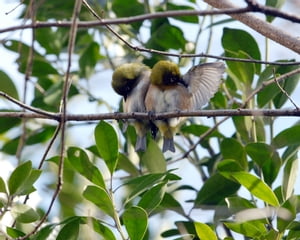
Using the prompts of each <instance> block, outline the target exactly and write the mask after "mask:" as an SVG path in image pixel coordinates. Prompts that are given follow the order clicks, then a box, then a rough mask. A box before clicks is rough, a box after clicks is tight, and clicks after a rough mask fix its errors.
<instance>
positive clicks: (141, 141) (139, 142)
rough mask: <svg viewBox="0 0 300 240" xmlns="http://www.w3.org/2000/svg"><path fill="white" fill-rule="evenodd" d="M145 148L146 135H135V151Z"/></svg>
mask: <svg viewBox="0 0 300 240" xmlns="http://www.w3.org/2000/svg"><path fill="white" fill-rule="evenodd" d="M146 148H147V140H146V136H145V135H144V136H137V138H136V143H135V151H136V152H145V151H146Z"/></svg>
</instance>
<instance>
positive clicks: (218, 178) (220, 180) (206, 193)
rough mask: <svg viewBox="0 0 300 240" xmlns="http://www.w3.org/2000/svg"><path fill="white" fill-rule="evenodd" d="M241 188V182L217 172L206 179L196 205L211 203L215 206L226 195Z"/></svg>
mask: <svg viewBox="0 0 300 240" xmlns="http://www.w3.org/2000/svg"><path fill="white" fill-rule="evenodd" d="M239 188H240V184H237V183H235V182H233V181H230V180H228V179H227V178H225V177H223V176H222V175H221V174H219V173H216V174H214V175H212V176H211V177H210V178H209V179H207V180H206V181H205V183H204V184H203V186H202V188H201V189H200V191H199V192H198V194H197V197H196V200H195V204H196V206H198V205H200V206H201V205H210V206H212V207H213V208H214V207H215V205H218V204H219V203H220V202H221V201H223V200H224V199H225V198H226V197H228V196H230V195H232V194H234V193H236V191H237V190H238V189H239ZM212 189H213V191H212Z"/></svg>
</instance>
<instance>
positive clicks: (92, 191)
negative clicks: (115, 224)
mask: <svg viewBox="0 0 300 240" xmlns="http://www.w3.org/2000/svg"><path fill="white" fill-rule="evenodd" d="M83 196H84V198H85V199H87V200H89V201H91V202H92V203H94V204H95V205H96V206H97V207H98V208H99V209H101V210H102V211H103V212H104V213H106V214H107V215H109V216H111V217H112V218H114V213H115V209H114V206H113V203H112V200H111V198H110V196H109V195H108V193H107V191H105V189H103V188H101V187H96V186H87V187H86V189H85V190H84V192H83Z"/></svg>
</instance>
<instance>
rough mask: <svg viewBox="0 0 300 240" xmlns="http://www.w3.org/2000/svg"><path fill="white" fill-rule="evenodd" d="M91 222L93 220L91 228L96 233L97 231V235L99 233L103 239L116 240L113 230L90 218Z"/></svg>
mask: <svg viewBox="0 0 300 240" xmlns="http://www.w3.org/2000/svg"><path fill="white" fill-rule="evenodd" d="M92 222H93V229H94V231H95V232H96V233H98V234H99V235H101V236H102V237H103V239H105V240H116V238H115V236H114V234H113V232H112V231H111V230H110V229H109V228H108V227H107V226H105V225H104V224H102V222H101V221H99V220H97V219H95V218H92Z"/></svg>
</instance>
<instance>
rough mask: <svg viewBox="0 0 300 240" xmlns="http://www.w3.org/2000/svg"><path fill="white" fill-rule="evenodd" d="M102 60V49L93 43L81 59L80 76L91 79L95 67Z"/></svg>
mask: <svg viewBox="0 0 300 240" xmlns="http://www.w3.org/2000/svg"><path fill="white" fill-rule="evenodd" d="M100 59H101V55H100V47H99V44H98V43H96V42H91V43H90V44H89V46H88V47H87V48H86V49H85V50H84V52H83V53H82V54H81V56H80V58H79V67H80V68H79V69H80V76H81V77H84V78H87V79H89V78H90V77H91V76H92V74H93V73H94V71H95V66H96V64H97V63H98V61H99V60H100Z"/></svg>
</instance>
